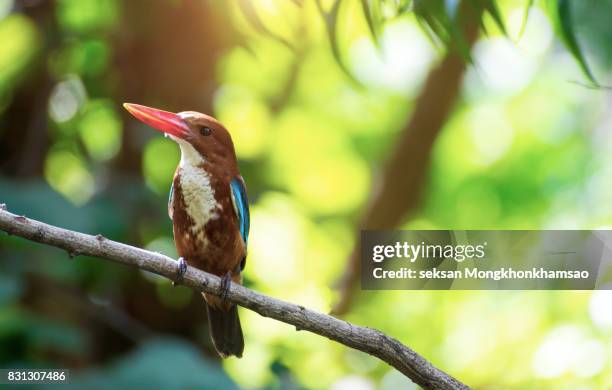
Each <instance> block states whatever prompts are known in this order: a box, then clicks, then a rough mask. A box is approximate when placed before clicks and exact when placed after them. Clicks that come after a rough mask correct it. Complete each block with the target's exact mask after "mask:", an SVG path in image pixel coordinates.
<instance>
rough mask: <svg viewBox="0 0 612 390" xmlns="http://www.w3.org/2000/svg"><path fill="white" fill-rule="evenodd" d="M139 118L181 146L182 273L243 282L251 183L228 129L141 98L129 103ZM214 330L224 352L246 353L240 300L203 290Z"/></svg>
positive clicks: (176, 228) (173, 198) (176, 190)
mask: <svg viewBox="0 0 612 390" xmlns="http://www.w3.org/2000/svg"><path fill="white" fill-rule="evenodd" d="M124 107H125V108H126V109H127V110H128V111H129V112H130V113H131V114H132V115H134V116H135V117H136V118H137V119H139V120H140V121H142V122H144V123H145V124H147V125H149V126H151V127H153V128H154V129H156V130H159V131H161V132H163V133H165V134H166V135H167V136H168V137H169V138H170V139H172V140H173V141H175V142H176V143H177V144H178V145H179V147H180V149H181V160H180V163H179V165H178V167H177V168H176V172H175V174H174V180H173V183H172V187H171V188H170V198H169V200H168V215H169V216H170V219H171V220H172V226H173V233H174V243H175V245H176V249H177V251H178V254H179V256H180V258H179V274H182V273H184V272H185V269H186V265H185V262H187V263H188V264H189V265H190V266H193V267H196V268H199V269H201V270H203V271H206V272H209V273H212V274H215V275H217V276H220V277H222V278H223V280H224V286H225V287H226V288H229V285H230V280H231V281H234V282H236V283H242V271H243V269H244V266H245V263H246V253H247V242H248V236H249V204H248V199H247V193H246V187H245V184H244V180H243V179H242V176H240V172H239V171H238V162H237V160H236V153H235V151H234V144H233V143H232V138H231V136H230V134H229V132H228V131H227V129H226V128H225V127H224V126H223V125H222V124H221V123H220V122H219V121H217V120H216V119H214V118H212V117H210V116H208V115H205V114H201V113H199V112H194V111H184V112H180V113H178V114H175V113H172V112H168V111H163V110H158V109H154V108H150V107H146V106H141V105H138V104H130V103H126V104H124ZM202 295H203V296H204V299H205V300H206V307H207V311H208V324H209V329H210V336H211V338H212V341H213V344H214V346H215V349H216V350H217V352H219V355H221V356H222V357H228V356H232V355H234V356H237V357H241V356H242V352H243V350H244V339H243V336H242V329H241V327H240V319H239V318H238V310H237V307H236V305H235V304H233V303H231V302H229V301H227V300H226V299H224V298H223V297H217V296H215V295H212V294H202Z"/></svg>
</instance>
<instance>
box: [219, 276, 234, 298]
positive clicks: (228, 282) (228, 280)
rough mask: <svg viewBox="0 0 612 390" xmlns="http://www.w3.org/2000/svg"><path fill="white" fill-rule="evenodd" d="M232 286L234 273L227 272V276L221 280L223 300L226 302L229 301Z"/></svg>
mask: <svg viewBox="0 0 612 390" xmlns="http://www.w3.org/2000/svg"><path fill="white" fill-rule="evenodd" d="M231 286H232V272H231V271H227V273H226V274H225V275H223V277H222V278H221V299H223V300H224V301H225V300H227V296H228V295H229V291H230V287H231Z"/></svg>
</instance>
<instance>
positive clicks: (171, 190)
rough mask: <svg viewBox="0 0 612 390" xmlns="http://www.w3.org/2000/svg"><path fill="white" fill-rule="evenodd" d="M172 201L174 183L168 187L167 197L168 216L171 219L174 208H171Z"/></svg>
mask: <svg viewBox="0 0 612 390" xmlns="http://www.w3.org/2000/svg"><path fill="white" fill-rule="evenodd" d="M173 199H174V182H172V184H171V185H170V194H169V195H168V216H169V217H170V219H172V214H174V208H173V207H172V203H173Z"/></svg>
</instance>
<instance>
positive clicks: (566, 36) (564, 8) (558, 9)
mask: <svg viewBox="0 0 612 390" xmlns="http://www.w3.org/2000/svg"><path fill="white" fill-rule="evenodd" d="M549 3H552V4H550V5H551V7H550V8H551V9H552V11H553V12H552V14H553V22H554V24H555V26H556V28H557V31H558V33H559V35H560V36H561V40H562V41H563V43H564V44H565V46H566V47H567V49H568V50H569V51H570V53H571V54H572V56H573V57H574V59H575V60H576V62H578V65H579V66H580V69H581V70H582V73H584V75H585V76H586V77H587V79H588V80H589V81H590V82H591V83H592V84H593V86H595V87H600V85H599V83H598V82H597V80H596V79H595V76H593V73H592V72H591V68H590V67H589V64H588V63H587V61H586V58H585V56H584V53H583V52H582V49H581V47H580V45H579V43H578V39H577V38H576V33H575V31H574V25H573V24H572V17H571V16H572V15H571V3H570V0H556V1H555V0H550V1H549ZM554 3H556V4H554Z"/></svg>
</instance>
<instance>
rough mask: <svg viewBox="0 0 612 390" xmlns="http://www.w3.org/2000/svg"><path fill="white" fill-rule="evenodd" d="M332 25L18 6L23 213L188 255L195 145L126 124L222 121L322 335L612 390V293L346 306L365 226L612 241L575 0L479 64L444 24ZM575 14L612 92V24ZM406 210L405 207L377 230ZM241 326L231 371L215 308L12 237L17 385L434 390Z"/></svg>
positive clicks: (348, 18) (211, 8)
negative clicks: (359, 337)
mask: <svg viewBox="0 0 612 390" xmlns="http://www.w3.org/2000/svg"><path fill="white" fill-rule="evenodd" d="M333 3H334V1H322V2H321V3H320V4H318V2H316V1H314V0H303V1H301V0H293V1H289V0H256V1H242V0H236V1H214V0H167V1H163V0H129V1H127V0H126V1H119V0H55V1H52V0H0V203H6V204H7V207H8V209H9V210H10V211H12V212H15V213H18V214H25V215H27V216H29V217H32V218H36V219H40V220H42V221H45V222H47V223H51V224H56V225H59V226H62V227H66V228H70V229H75V230H78V231H82V232H86V233H92V234H97V233H101V234H103V235H105V236H107V237H109V238H112V239H116V240H119V241H122V242H126V243H129V244H133V245H137V246H142V247H145V248H147V249H150V250H154V251H159V252H162V253H165V254H167V255H170V256H174V255H175V250H174V247H173V241H172V233H171V223H170V221H169V219H168V217H167V214H166V199H167V193H168V189H169V186H170V183H171V180H172V175H173V172H174V169H175V167H176V164H177V161H178V159H179V151H178V148H177V147H176V145H175V144H174V143H172V142H171V141H169V140H167V139H164V138H163V137H161V136H160V135H159V134H158V133H156V132H154V131H152V130H150V129H148V128H145V127H144V126H143V125H141V124H140V123H139V122H137V121H136V120H134V119H133V118H130V117H128V115H126V113H125V112H124V111H123V110H122V109H121V103H122V102H125V101H128V102H135V103H141V104H146V105H150V106H154V107H159V108H164V109H167V110H174V111H182V110H198V111H202V112H206V113H212V114H213V115H214V116H216V117H217V118H219V119H220V120H221V121H222V122H223V123H225V124H226V125H227V127H228V128H229V129H230V131H231V133H232V136H233V139H234V142H235V146H236V151H237V155H238V158H239V160H240V167H241V171H242V173H243V176H244V177H245V180H246V183H247V187H248V189H249V196H250V200H251V213H252V224H251V232H252V233H251V234H252V235H251V239H250V248H249V259H248V262H247V268H246V281H245V283H246V285H247V286H248V287H251V288H253V289H256V290H259V291H261V292H263V293H266V294H270V295H273V296H276V297H278V298H281V299H285V300H289V301H292V302H295V303H299V304H301V305H304V306H308V307H311V308H313V309H316V310H320V311H323V312H328V311H330V310H331V309H332V308H333V306H334V305H335V304H336V303H337V302H341V301H342V302H345V303H346V302H349V303H350V304H348V303H347V304H346V305H345V307H343V308H342V310H341V311H342V312H343V316H344V318H346V319H347V320H349V321H352V322H355V323H357V324H360V325H364V326H369V327H376V328H378V329H380V330H382V331H383V332H385V333H387V334H389V335H392V336H394V337H396V338H398V339H400V340H401V341H402V342H404V343H405V344H407V345H409V346H411V347H413V348H414V349H416V350H417V351H418V352H419V353H421V354H423V355H424V356H425V357H426V358H428V359H430V360H431V361H432V362H433V363H434V364H435V365H437V366H439V367H440V368H442V369H443V370H445V371H447V372H449V373H451V374H452V375H454V376H457V377H458V378H460V379H461V380H463V381H464V382H466V383H469V384H470V385H471V386H473V387H474V388H476V389H585V390H586V389H606V388H612V295H611V294H610V293H608V292H603V291H599V292H575V291H540V292H529V291H525V292H503V291H498V292H495V291H482V292H479V291H472V292H468V291H436V292H427V291H377V292H360V291H359V289H358V288H352V289H351V288H344V289H341V288H338V286H341V285H342V283H341V282H339V280H344V281H345V283H344V285H345V287H346V283H347V282H346V281H347V280H350V274H351V272H352V273H353V274H354V273H355V272H356V271H355V270H352V267H353V265H352V263H351V261H350V260H349V259H350V257H351V253H352V251H353V248H354V247H355V245H356V237H357V234H356V232H357V231H358V228H359V226H374V227H378V226H382V227H390V228H392V227H406V228H419V229H425V228H439V229H471V228H473V229H487V228H491V229H546V228H554V229H573V228H576V229H594V228H605V227H606V226H607V227H609V226H610V225H611V224H612V154H611V153H610V151H611V147H612V138H611V133H610V130H612V93H611V92H610V90H609V89H606V88H599V89H598V88H593V84H594V83H593V82H592V80H589V78H588V76H587V75H586V74H585V72H584V71H583V70H581V67H580V61H577V55H576V52H575V51H574V52H572V49H571V45H570V46H569V47H570V49H569V50H568V46H567V45H564V44H563V40H562V39H559V36H560V35H559V34H558V31H559V28H558V25H557V24H558V23H556V21H557V22H558V20H556V19H555V18H551V17H550V12H549V4H546V3H550V1H546V2H545V1H542V2H540V1H535V2H532V3H534V4H533V7H532V8H530V9H529V11H528V12H526V7H525V5H526V3H529V1H519V0H516V1H514V0H501V1H498V2H497V4H498V5H499V14H496V13H487V14H485V16H484V18H483V23H482V26H481V28H480V30H479V33H478V35H477V36H476V35H474V34H472V38H470V36H469V34H468V36H467V38H466V39H465V40H464V41H465V42H464V44H463V45H459V44H457V45H455V46H457V47H464V49H465V50H463V54H461V53H459V52H461V51H462V50H455V51H454V54H453V50H452V47H451V46H453V44H449V43H448V42H452V41H453V39H454V37H453V35H452V34H450V35H449V36H447V38H448V39H447V40H446V41H445V40H444V39H440V37H441V36H442V38H444V36H443V35H444V34H443V33H444V28H442V29H441V31H442V35H440V31H437V32H436V31H433V33H432V30H431V28H430V27H431V26H432V25H435V24H436V23H438V22H439V21H438V22H436V21H435V20H434V22H432V21H431V19H429V21H428V20H427V18H423V17H418V15H417V14H416V12H415V10H418V5H419V4H422V3H423V2H415V3H414V4H413V3H412V2H410V1H395V0H380V1H373V2H372V1H370V2H366V3H369V4H370V5H372V4H374V3H376V4H377V8H376V9H377V12H371V13H367V12H364V10H363V8H362V2H361V1H357V0H345V1H343V2H342V5H341V6H340V7H338V8H334V4H333ZM433 3H436V4H438V3H440V2H438V1H436V2H432V4H433ZM443 3H445V4H446V5H447V6H448V5H449V4H450V5H453V4H456V3H457V2H453V1H451V2H448V1H446V2H443ZM484 3H487V2H484ZM569 3H571V7H570V8H571V17H572V19H571V27H572V28H573V30H574V32H575V34H576V37H577V38H578V40H579V42H580V50H581V51H580V53H579V55H578V59H580V58H579V57H580V56H583V57H584V58H583V59H584V60H585V61H586V63H588V66H589V68H590V70H591V71H592V73H593V75H594V76H595V78H596V79H597V82H599V83H601V84H602V85H604V86H605V85H606V81H611V80H612V78H611V77H610V74H611V73H610V71H611V69H612V46H611V45H610V44H609V43H610V40H611V39H612V24H611V23H610V22H609V15H612V2H611V1H609V0H605V1H604V0H601V1H597V2H594V1H576V2H569ZM378 6H379V7H378ZM448 9H449V8H448V7H447V10H448ZM334 10H335V11H337V12H336V13H335V14H334ZM422 15H426V14H421V16H422ZM496 15H499V16H500V17H501V20H502V21H503V24H500V23H499V20H496V17H495V16H496ZM366 16H367V17H366ZM368 17H369V18H368ZM525 17H527V23H526V24H525V23H524V21H525ZM368 20H370V23H368ZM428 22H429V27H428ZM561 22H562V23H563V22H564V23H567V22H568V20H567V18H566V19H561ZM432 23H433V24H432ZM441 26H442V27H444V23H442V24H441ZM476 26H477V24H476ZM501 26H503V27H504V28H505V29H506V30H507V31H506V34H504V33H503V29H502V27H501ZM372 27H373V28H372ZM566 27H567V24H566ZM472 30H474V28H473V29H472ZM522 30H524V31H522ZM373 36H374V37H375V38H376V40H374V39H373ZM561 37H562V38H563V36H562V34H561ZM564 41H565V43H566V44H567V42H568V41H567V36H566V37H565V40H564ZM445 43H446V45H445ZM470 47H471V49H469V48H470ZM449 48H450V49H449ZM470 52H471V55H466V54H469V53H470ZM448 53H450V54H448ZM448 55H450V56H451V57H452V56H455V57H456V58H455V59H454V60H453V59H451V60H449V59H448V58H447V56H448ZM445 58H446V59H445ZM470 59H471V61H472V64H470V65H466V64H465V60H470ZM610 84H612V81H611V82H610ZM454 85H456V87H454ZM608 85H609V84H608ZM425 97H427V98H425ZM445 107H450V108H451V109H448V108H445ZM418 112H420V114H419V115H420V116H419V118H420V119H422V120H424V121H422V122H421V123H420V124H419V123H416V124H415V123H414V122H415V116H416V115H417V113H418ZM423 113H425V115H423ZM415 129H416V130H415ZM406 142H407V143H408V145H411V146H409V147H408V148H407V149H405V150H402V145H406ZM394 163H395V164H396V166H395V168H394V169H393V168H389V167H390V166H391V165H393V164H394ZM385 172H396V173H397V172H400V174H399V175H397V174H395V175H390V174H389V175H387V174H385ZM385 180H387V181H388V182H385ZM389 180H391V181H389ZM381 188H387V189H388V188H391V189H393V188H399V189H400V190H401V191H402V192H400V193H396V194H394V196H391V197H390V198H389V199H390V201H389V202H387V203H386V204H385V205H384V206H386V207H383V208H382V209H380V210H383V211H384V210H386V214H385V213H384V212H382V211H381V213H382V214H380V215H382V217H380V218H378V219H376V218H375V216H374V217H373V216H371V215H370V216H368V214H372V212H371V211H370V212H368V210H377V209H376V207H379V208H380V207H381V206H380V205H376V200H377V196H378V195H379V193H380V191H383V190H381ZM389 210H391V213H390V212H389ZM374 214H376V215H379V214H377V213H374ZM388 214H392V215H391V216H388V218H387V219H385V218H384V217H385V215H388ZM353 268H354V267H353ZM357 271H358V270H357ZM343 275H345V277H344V279H343V278H342V277H343ZM347 275H349V276H348V277H347ZM353 287H354V286H353ZM357 287H358V286H357ZM347 296H348V297H347ZM240 315H241V318H242V324H243V327H244V332H245V337H246V350H245V355H244V357H243V358H242V359H241V360H237V359H228V360H225V361H220V360H219V359H218V357H217V356H216V354H215V353H214V351H213V349H212V346H211V343H210V340H209V337H208V330H207V325H206V317H205V309H204V305H203V303H202V301H201V299H199V297H198V296H197V295H196V294H194V293H193V292H192V291H191V290H189V289H186V288H183V287H177V288H172V287H171V285H170V283H169V281H167V280H165V279H162V278H159V277H156V276H155V275H151V274H148V273H144V272H139V271H137V270H133V269H128V268H126V267H122V266H119V265H115V264H112V263H109V262H107V261H101V260H98V259H93V258H87V257H83V256H79V257H76V258H73V259H71V258H70V257H69V256H68V255H67V254H66V253H65V252H63V251H60V250H57V249H54V248H49V247H44V246H41V245H35V244H32V243H29V242H26V241H24V240H22V239H19V238H14V237H9V236H7V235H5V234H0V367H57V368H69V369H71V370H72V382H73V384H76V385H78V386H81V387H83V388H115V387H118V388H122V387H126V386H135V385H148V386H149V387H151V388H211V389H213V388H214V389H221V388H223V389H225V388H227V389H232V388H246V389H302V388H305V389H328V388H331V389H335V390H344V389H358V390H359V389H364V390H366V389H382V390H390V389H398V388H403V389H414V388H416V386H415V385H413V384H412V383H411V382H410V381H408V380H407V379H405V378H404V377H402V376H401V375H400V374H399V373H397V372H396V371H394V370H393V369H391V368H390V367H389V366H387V365H386V364H384V363H382V362H380V361H379V360H377V359H375V358H373V357H370V356H368V355H366V354H363V353H360V352H356V351H353V350H350V349H347V348H345V347H343V346H340V345H338V344H335V343H333V342H330V341H329V340H327V339H324V338H321V337H318V336H315V335H312V334H309V333H306V332H296V331H295V329H294V328H292V327H290V326H287V325H285V324H282V323H279V322H276V321H273V320H270V319H266V318H262V317H260V316H258V315H257V314H255V313H252V312H250V311H247V310H241V314H240Z"/></svg>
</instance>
